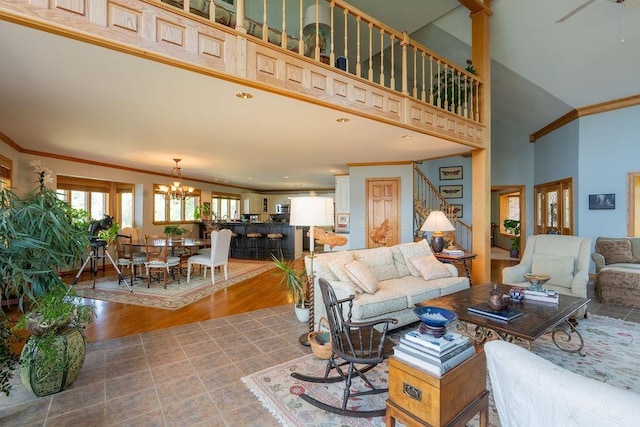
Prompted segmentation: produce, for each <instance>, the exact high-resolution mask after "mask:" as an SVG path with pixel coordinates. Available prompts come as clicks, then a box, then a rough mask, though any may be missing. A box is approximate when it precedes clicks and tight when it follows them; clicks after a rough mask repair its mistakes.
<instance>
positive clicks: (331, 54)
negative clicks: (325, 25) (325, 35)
mask: <svg viewBox="0 0 640 427" xmlns="http://www.w3.org/2000/svg"><path fill="white" fill-rule="evenodd" d="M334 8H335V3H334V2H331V4H330V5H329V10H330V12H331V15H330V19H331V24H329V27H330V30H329V34H330V35H329V39H330V40H331V43H330V44H329V64H331V65H332V66H333V65H335V63H336V53H335V51H334V43H333V38H334V30H333V26H334V25H335V22H334V20H333V9H334Z"/></svg>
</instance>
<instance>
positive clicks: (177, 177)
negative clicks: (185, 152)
mask: <svg viewBox="0 0 640 427" xmlns="http://www.w3.org/2000/svg"><path fill="white" fill-rule="evenodd" d="M180 160H182V159H173V161H174V162H176V165H175V166H174V167H173V168H171V184H169V185H160V186H159V187H160V191H161V192H162V193H164V198H165V199H166V200H169V199H174V200H184V199H186V198H187V197H189V196H191V195H192V193H193V191H194V188H193V187H185V186H184V185H182V172H180V166H178V163H179V162H180Z"/></svg>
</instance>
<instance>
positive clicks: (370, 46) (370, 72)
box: [369, 22, 373, 82]
mask: <svg viewBox="0 0 640 427" xmlns="http://www.w3.org/2000/svg"><path fill="white" fill-rule="evenodd" d="M369 81H370V82H372V81H373V22H369Z"/></svg>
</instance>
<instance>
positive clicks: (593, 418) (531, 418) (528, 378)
mask: <svg viewBox="0 0 640 427" xmlns="http://www.w3.org/2000/svg"><path fill="white" fill-rule="evenodd" d="M484 352H485V354H486V356H487V371H488V372H489V378H490V380H491V394H492V395H493V399H494V401H495V404H496V409H497V410H498V417H499V418H500V424H501V425H503V426H527V427H546V426H599V427H604V426H618V427H620V426H634V425H635V426H637V425H638V420H640V395H639V394H637V393H634V392H631V391H628V390H624V389H622V388H618V387H614V386H612V385H610V384H607V383H605V382H601V381H597V380H594V379H592V378H587V377H584V376H582V375H579V374H576V373H575V372H571V371H569V370H568V369H564V368H561V367H560V366H557V365H554V364H553V363H551V362H549V361H548V360H545V359H543V358H542V357H540V356H538V355H535V354H533V353H531V352H530V351H527V350H525V349H524V348H522V347H519V346H517V345H515V344H511V343H508V342H505V341H499V340H495V341H490V342H488V343H486V344H485V345H484ZM574 357H576V356H574Z"/></svg>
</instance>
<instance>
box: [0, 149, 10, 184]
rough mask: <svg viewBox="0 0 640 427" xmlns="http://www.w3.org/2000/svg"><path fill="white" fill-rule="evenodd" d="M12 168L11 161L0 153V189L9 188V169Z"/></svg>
mask: <svg viewBox="0 0 640 427" xmlns="http://www.w3.org/2000/svg"><path fill="white" fill-rule="evenodd" d="M12 169H13V161H12V160H11V159H9V158H7V157H4V156H2V155H0V190H2V189H4V188H11V170H12Z"/></svg>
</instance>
